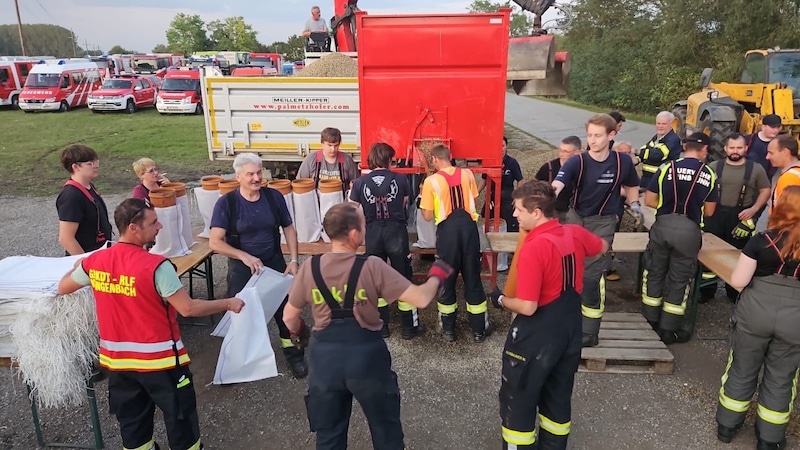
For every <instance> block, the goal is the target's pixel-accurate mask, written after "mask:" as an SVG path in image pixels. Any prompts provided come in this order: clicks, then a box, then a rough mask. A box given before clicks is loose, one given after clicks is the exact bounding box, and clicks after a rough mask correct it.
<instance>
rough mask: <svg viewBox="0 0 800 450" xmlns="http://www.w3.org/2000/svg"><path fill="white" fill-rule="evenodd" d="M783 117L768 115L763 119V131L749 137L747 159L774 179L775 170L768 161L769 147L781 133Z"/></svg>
mask: <svg viewBox="0 0 800 450" xmlns="http://www.w3.org/2000/svg"><path fill="white" fill-rule="evenodd" d="M781 125H782V124H781V117H780V116H779V115H777V114H767V115H766V116H764V117H762V118H761V130H760V131H759V132H758V133H753V134H751V135H749V136H747V137H746V138H745V139H746V140H747V159H748V160H750V161H754V162H757V163H759V164H761V166H762V167H763V168H764V170H765V171H766V172H767V176H769V177H770V179H771V178H772V176H773V175H775V168H774V167H772V165H770V163H769V161H767V147H768V146H769V143H770V142H772V140H773V139H775V138H776V137H778V133H780V132H781Z"/></svg>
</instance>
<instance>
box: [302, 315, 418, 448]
mask: <svg viewBox="0 0 800 450" xmlns="http://www.w3.org/2000/svg"><path fill="white" fill-rule="evenodd" d="M308 348H309V352H308V360H309V376H308V395H306V409H307V411H308V422H309V425H310V427H311V431H312V432H316V433H317V450H343V449H346V448H347V430H348V428H349V426H350V413H351V410H352V407H353V397H355V399H356V400H357V401H358V403H359V404H360V405H361V409H362V410H363V411H364V415H365V416H366V418H367V423H368V424H369V430H370V433H371V434H372V448H374V449H376V450H402V449H403V448H405V445H404V443H403V427H402V425H401V424H400V390H399V389H398V386H397V375H396V374H395V373H394V372H393V371H392V357H391V356H390V355H389V349H388V348H387V347H386V343H385V342H384V341H383V338H382V337H381V334H380V332H379V331H370V330H366V329H364V328H361V326H360V325H359V324H358V322H357V321H356V320H355V319H353V318H349V319H334V320H331V322H330V324H329V325H328V326H327V327H325V329H323V330H320V331H315V332H314V333H312V336H311V343H310V345H309V347H308Z"/></svg>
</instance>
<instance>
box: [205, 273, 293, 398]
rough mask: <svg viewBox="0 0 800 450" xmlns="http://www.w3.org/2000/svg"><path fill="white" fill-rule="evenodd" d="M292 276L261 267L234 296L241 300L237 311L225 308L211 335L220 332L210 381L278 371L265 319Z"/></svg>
mask: <svg viewBox="0 0 800 450" xmlns="http://www.w3.org/2000/svg"><path fill="white" fill-rule="evenodd" d="M293 280H294V277H293V276H291V275H286V276H284V275H283V274H282V273H279V272H276V271H274V270H272V269H269V268H266V267H265V268H263V269H262V270H261V272H259V273H258V274H257V275H253V276H252V277H251V278H250V281H248V282H247V284H246V285H245V287H244V288H243V289H242V290H241V292H239V293H238V294H237V295H236V297H239V298H241V299H242V300H243V301H244V302H245V306H244V308H242V310H241V311H240V312H239V314H234V313H232V312H230V311H228V312H227V313H226V314H225V316H224V317H223V318H222V320H221V321H220V323H219V324H218V325H217V327H216V329H214V332H213V333H211V334H212V335H213V336H224V338H225V339H224V340H223V341H222V348H221V349H220V352H219V359H218V360H217V369H216V371H215V372H214V384H231V383H246V382H248V381H256V380H261V379H264V378H269V377H274V376H277V375H278V367H277V365H276V364H275V352H274V351H273V350H272V344H271V343H270V340H269V332H268V330H267V323H268V322H269V320H270V319H271V318H272V316H273V315H274V314H275V312H276V311H277V310H278V307H280V305H281V303H282V302H283V299H284V298H285V297H286V294H287V293H288V292H289V287H290V286H291V285H292V281H293Z"/></svg>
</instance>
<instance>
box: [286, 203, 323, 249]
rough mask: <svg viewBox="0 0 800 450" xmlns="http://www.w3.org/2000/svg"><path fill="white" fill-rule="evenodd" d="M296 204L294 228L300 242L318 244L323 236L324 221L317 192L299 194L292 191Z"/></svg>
mask: <svg viewBox="0 0 800 450" xmlns="http://www.w3.org/2000/svg"><path fill="white" fill-rule="evenodd" d="M292 203H293V204H294V217H295V222H294V227H295V229H296V230H297V241H298V242H317V241H318V240H319V237H320V235H321V234H322V220H321V219H320V215H319V200H318V199H317V193H316V191H309V192H306V193H304V194H298V193H297V192H296V191H292Z"/></svg>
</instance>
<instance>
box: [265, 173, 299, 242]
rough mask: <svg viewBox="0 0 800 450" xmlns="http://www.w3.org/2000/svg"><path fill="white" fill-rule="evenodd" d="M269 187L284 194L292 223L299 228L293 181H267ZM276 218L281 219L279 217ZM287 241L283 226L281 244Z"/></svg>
mask: <svg viewBox="0 0 800 450" xmlns="http://www.w3.org/2000/svg"><path fill="white" fill-rule="evenodd" d="M267 187H270V188H272V189H275V190H277V191H278V192H280V193H281V194H282V195H283V200H284V201H286V207H287V208H288V209H289V216H290V217H291V218H292V224H294V225H295V228H297V224H296V223H295V220H294V201H293V200H292V182H291V181H289V180H272V181H270V182H268V183H267ZM275 220H280V218H277V219H275ZM285 243H286V236H284V234H283V227H281V244H285Z"/></svg>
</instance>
